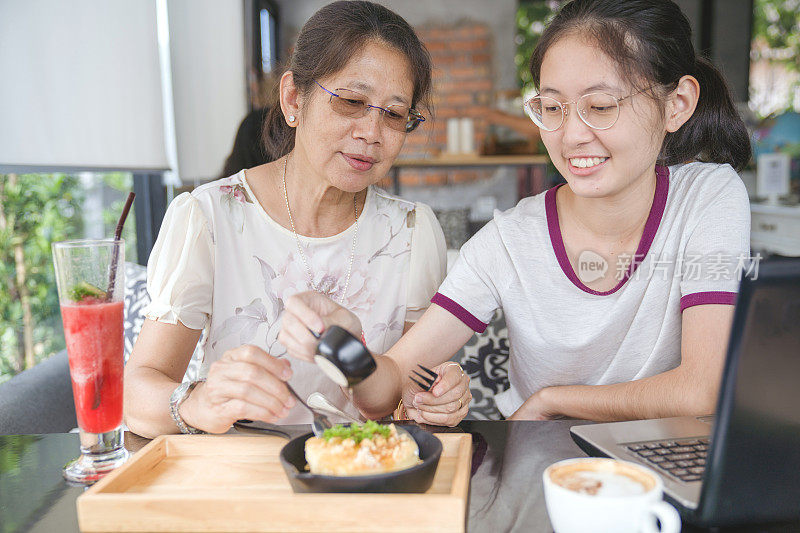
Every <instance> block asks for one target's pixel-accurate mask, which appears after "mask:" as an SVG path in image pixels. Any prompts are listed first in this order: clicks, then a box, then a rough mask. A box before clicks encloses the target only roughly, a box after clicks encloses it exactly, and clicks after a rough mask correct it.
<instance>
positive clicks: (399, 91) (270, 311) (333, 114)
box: [125, 2, 468, 436]
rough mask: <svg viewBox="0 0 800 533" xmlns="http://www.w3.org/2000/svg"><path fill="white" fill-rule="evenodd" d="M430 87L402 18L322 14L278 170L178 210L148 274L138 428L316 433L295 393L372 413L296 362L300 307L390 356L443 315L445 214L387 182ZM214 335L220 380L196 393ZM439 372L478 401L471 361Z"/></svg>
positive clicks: (175, 206)
mask: <svg viewBox="0 0 800 533" xmlns="http://www.w3.org/2000/svg"><path fill="white" fill-rule="evenodd" d="M430 80H431V63H430V58H429V56H428V53H427V51H426V50H425V48H424V46H423V45H422V43H421V42H420V41H419V39H418V38H417V36H416V34H415V33H414V31H413V30H412V29H411V27H410V26H409V25H408V24H407V23H406V22H405V20H403V19H402V18H401V17H399V16H398V15H396V14H395V13H393V12H391V11H389V10H388V9H386V8H384V7H382V6H379V5H377V4H373V3H370V2H336V3H333V4H330V5H328V6H325V7H323V8H322V9H320V10H319V11H318V12H317V13H316V14H315V15H314V16H312V17H311V18H310V19H309V21H308V22H307V23H306V24H305V26H304V27H303V29H302V31H301V33H300V35H299V37H298V39H297V44H296V46H295V49H294V53H293V56H292V58H291V62H290V65H289V68H288V70H287V71H286V72H285V73H284V74H283V76H282V77H281V80H280V84H279V88H278V98H277V99H276V100H277V101H276V102H274V103H273V104H272V105H271V107H270V114H269V115H268V117H267V121H266V124H265V128H264V138H265V141H266V144H267V148H268V150H269V151H270V152H271V156H272V157H273V159H274V161H272V162H270V163H267V164H265V165H261V166H258V167H255V168H251V169H246V170H243V171H241V172H239V173H238V174H235V175H233V176H230V177H227V178H224V179H221V180H218V181H215V182H212V183H208V184H206V185H203V186H201V187H198V188H197V189H195V190H194V191H193V192H191V193H185V194H182V195H180V196H179V197H178V198H176V199H175V201H174V202H173V203H172V204H171V205H170V207H169V210H168V211H167V215H166V217H165V220H164V223H163V226H162V230H161V233H160V235H159V238H158V241H157V243H156V245H155V247H154V249H153V252H152V255H151V257H150V262H149V265H148V288H149V290H150V293H151V296H152V300H153V301H152V304H151V306H150V308H149V309H148V312H147V317H148V320H147V321H146V322H145V324H144V326H143V328H142V332H141V334H140V336H139V339H138V340H137V343H136V345H135V347H134V350H133V353H132V355H131V358H130V361H129V362H128V365H127V368H126V384H125V420H126V423H127V424H128V427H129V428H130V429H131V430H132V431H134V432H136V433H139V434H141V435H145V436H153V435H158V434H162V433H175V432H178V431H179V430H180V431H182V432H197V431H208V432H224V431H226V430H227V429H228V428H230V426H231V424H232V423H233V422H234V421H236V420H237V419H241V418H248V419H253V420H262V421H266V422H280V423H305V422H310V420H311V416H310V414H309V413H308V412H306V411H304V409H303V407H302V406H300V405H299V404H297V403H296V402H295V400H294V398H293V397H292V396H290V394H289V392H288V389H287V387H286V383H287V382H290V383H291V385H292V387H293V388H294V389H295V390H297V391H298V392H299V394H300V395H301V396H303V397H306V396H308V394H309V393H311V392H313V391H321V392H322V393H324V394H325V395H326V396H328V398H329V399H330V400H332V401H333V402H334V403H335V404H337V405H338V406H339V407H340V408H342V409H344V410H346V411H349V412H351V413H352V414H357V413H358V412H357V410H356V409H355V407H353V405H352V403H351V402H350V401H349V399H348V397H347V394H346V392H345V391H343V390H341V389H339V388H338V387H337V386H336V385H335V384H334V383H333V382H331V381H330V380H329V379H327V378H326V377H325V376H324V374H322V372H320V370H319V369H318V368H317V367H316V366H315V365H314V364H313V363H312V362H309V361H306V360H300V359H297V360H292V361H291V362H290V361H289V359H287V358H285V357H284V355H285V354H286V348H285V347H284V345H283V343H282V342H279V341H278V340H277V335H278V332H279V331H280V329H281V326H280V322H281V318H282V314H283V310H284V302H285V301H286V300H287V299H288V298H289V297H290V296H292V295H293V294H295V293H298V292H303V291H307V290H313V291H317V292H319V293H322V294H325V295H327V296H329V297H330V298H331V299H332V300H334V301H336V302H337V303H339V304H341V305H342V306H343V308H346V309H349V310H350V311H352V312H353V313H355V315H356V316H358V318H359V319H360V322H361V324H362V325H363V337H362V338H363V340H364V342H365V343H366V345H367V346H368V347H369V348H370V350H372V351H375V352H381V353H382V352H384V351H386V350H387V349H388V348H389V347H390V346H392V345H393V344H394V343H395V342H396V341H397V340H398V339H399V338H400V336H401V334H402V333H403V331H404V329H407V328H408V327H409V326H410V325H411V324H412V323H413V322H415V321H416V320H417V318H419V317H420V316H421V315H422V313H423V311H424V310H425V309H426V308H427V306H428V305H429V301H430V298H431V296H432V295H433V294H435V292H436V289H437V287H438V286H439V284H440V282H441V281H442V279H443V277H444V274H445V246H444V239H443V235H442V231H441V228H440V227H439V226H438V224H437V222H436V219H435V218H434V216H433V213H432V211H431V210H430V208H429V207H427V206H425V205H422V204H415V203H412V202H407V201H404V200H401V199H399V198H395V197H392V196H389V195H387V194H386V193H385V192H383V191H381V190H379V189H376V188H374V187H373V185H374V184H375V183H376V182H377V181H379V180H380V179H381V178H383V177H385V176H386V174H387V172H388V170H389V168H390V167H391V165H392V162H393V161H394V159H395V158H396V157H397V155H398V153H399V152H400V149H401V148H402V146H403V143H404V141H405V138H406V135H407V134H408V133H410V132H411V131H413V130H414V129H415V128H416V127H417V126H418V125H419V124H420V123H421V122H423V121H424V120H425V119H424V117H423V116H422V115H421V114H420V113H419V112H418V111H417V110H416V109H417V106H418V105H419V104H420V103H424V102H425V100H426V98H427V97H428V94H429V90H430ZM324 326H325V325H324V324H323V325H322V327H323V328H324ZM204 328H208V331H209V334H208V338H207V341H206V343H205V346H204V350H205V358H204V360H203V364H202V367H201V370H200V375H201V376H202V377H203V378H204V379H201V380H199V381H197V382H194V383H181V379H182V377H183V375H184V372H185V370H186V367H187V364H188V362H189V360H190V358H191V354H192V351H193V349H194V346H195V345H196V343H197V342H198V339H200V336H201V331H202V330H203V329H204ZM436 370H438V371H439V373H440V374H441V375H442V379H440V383H441V385H438V387H439V389H447V390H449V389H450V388H458V389H459V390H460V391H462V392H463V393H464V394H465V395H468V388H467V387H466V380H467V378H465V377H464V376H463V372H461V371H460V369H459V368H458V367H457V365H456V366H453V365H442V366H441V367H438V368H437V369H436ZM439 389H437V390H439ZM464 391H466V392H464ZM395 403H396V400H395ZM365 411H369V414H375V413H373V412H371V411H370V410H369V409H366V410H365ZM464 414H465V412H464V413H460V414H458V415H454V416H453V417H451V418H452V420H449V419H448V420H446V421H445V422H449V423H454V422H457V421H458V420H460V418H462V417H463V415H464Z"/></svg>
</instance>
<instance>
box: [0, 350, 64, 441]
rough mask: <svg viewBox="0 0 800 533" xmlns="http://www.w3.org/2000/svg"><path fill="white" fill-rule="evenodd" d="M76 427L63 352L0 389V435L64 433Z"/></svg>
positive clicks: (15, 377)
mask: <svg viewBox="0 0 800 533" xmlns="http://www.w3.org/2000/svg"><path fill="white" fill-rule="evenodd" d="M77 425H78V422H77V420H76V418H75V403H74V402H73V400H72V383H71V382H70V380H69V363H68V361H67V352H66V350H62V351H60V352H58V353H57V354H55V355H54V356H52V357H50V358H49V359H46V360H44V361H42V362H41V363H39V364H38V365H36V366H35V367H33V368H30V369H28V370H26V371H24V372H21V373H19V374H17V375H16V376H14V377H13V378H12V379H11V380H9V381H7V382H5V383H3V385H0V435H23V434H32V433H63V432H65V431H69V430H71V429H72V428H74V427H75V426H77Z"/></svg>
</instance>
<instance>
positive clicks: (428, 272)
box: [146, 171, 446, 424]
mask: <svg viewBox="0 0 800 533" xmlns="http://www.w3.org/2000/svg"><path fill="white" fill-rule="evenodd" d="M354 231H355V224H354V225H352V226H350V227H349V228H348V229H346V230H345V231H343V232H341V233H339V234H338V235H334V236H331V237H322V238H312V237H304V236H302V235H301V236H299V239H300V243H301V246H302V247H303V252H304V254H305V256H306V261H307V262H308V266H309V268H310V270H311V273H312V275H313V280H314V285H315V286H316V287H317V288H318V289H319V290H320V291H321V292H324V293H326V294H328V295H329V296H331V297H332V298H333V299H334V300H336V301H337V302H339V301H342V305H344V306H345V307H347V308H348V309H350V310H351V311H353V312H354V313H355V314H356V315H357V316H358V317H359V319H360V320H361V324H362V326H363V330H364V338H365V341H366V343H367V346H368V348H369V349H370V350H371V351H372V352H373V353H383V352H385V351H386V350H387V349H388V348H389V347H390V346H392V345H393V344H394V343H395V342H397V340H398V339H399V338H400V336H401V334H402V331H403V326H404V323H405V322H414V321H416V320H417V319H418V318H419V317H420V316H421V315H422V313H423V312H424V311H425V309H426V308H427V307H428V305H430V298H431V297H432V296H433V295H434V294H435V293H436V290H437V289H438V287H439V284H440V283H441V282H442V280H443V279H444V276H445V270H446V247H445V243H444V235H443V234H442V230H441V227H440V226H439V224H438V222H437V221H436V218H435V216H434V214H433V212H432V211H431V209H430V208H429V207H428V206H426V205H424V204H419V203H413V202H409V201H406V200H402V199H400V198H396V197H393V196H390V195H388V194H387V193H385V192H384V191H382V190H380V189H377V188H374V187H370V188H369V189H368V192H367V198H366V203H365V204H364V209H363V212H362V213H360V214H359V218H358V235H357V239H356V245H355V254H354V259H353V266H352V269H351V274H350V282H349V284H348V285H347V293H346V294H344V291H345V285H346V277H347V269H348V265H349V262H350V254H351V248H352V244H353V232H354ZM147 274H148V276H147V277H148V280H147V286H148V291H149V293H150V296H151V298H152V302H151V303H150V306H149V307H148V309H147V311H146V316H147V317H148V318H150V319H152V320H157V321H161V322H167V323H171V324H175V323H177V322H178V321H180V322H181V323H182V324H183V325H185V326H186V327H188V328H192V329H198V330H202V329H204V330H206V331H205V333H206V334H205V335H203V338H202V339H203V340H201V342H204V346H203V360H202V363H201V366H200V369H199V376H200V377H204V376H206V375H207V373H208V369H209V367H210V366H211V364H212V363H213V362H214V361H216V360H218V359H219V358H220V357H222V354H223V353H225V351H227V350H230V349H232V348H235V347H237V346H240V345H242V344H253V345H256V346H259V347H260V348H262V349H264V350H266V351H267V352H268V353H270V354H271V355H273V356H275V357H284V356H286V349H285V348H284V347H283V346H282V345H281V344H280V342H278V340H277V335H278V332H279V331H280V322H281V316H282V313H283V309H284V302H285V301H286V299H287V298H288V297H290V296H291V295H293V294H295V293H298V292H302V291H307V290H311V289H312V287H311V284H310V283H309V275H308V270H306V267H305V265H304V264H303V261H302V259H301V258H300V257H298V251H297V242H296V240H295V236H294V234H293V233H292V232H291V230H288V229H286V228H284V227H283V226H281V225H280V224H278V223H277V222H275V221H274V220H273V219H272V218H270V217H269V215H268V214H267V213H266V211H264V209H263V208H262V207H261V205H260V204H259V203H258V202H257V201H256V200H255V195H254V194H253V192H252V190H251V189H250V186H249V185H248V183H247V179H246V176H245V172H244V171H241V172H239V173H238V174H235V175H233V176H231V177H228V178H223V179H221V180H217V181H214V182H211V183H207V184H205V185H202V186H200V187H198V188H196V189H195V190H194V191H192V192H191V193H183V194H181V195H180V196H178V197H177V198H175V200H174V201H173V202H172V203H171V204H170V206H169V208H168V210H167V213H166V216H165V217H164V222H163V223H162V226H161V231H160V233H159V236H158V239H157V241H156V244H155V246H154V248H153V251H152V252H151V255H150V259H149V261H148V267H147ZM290 361H291V364H292V370H293V372H294V375H293V377H292V380H291V384H292V386H293V387H294V388H295V389H296V390H297V391H298V393H299V394H300V395H301V396H303V397H304V398H305V397H308V395H309V394H311V393H312V392H314V391H319V392H322V393H323V394H324V395H326V396H327V397H328V398H329V399H330V400H331V401H332V402H333V403H335V404H336V405H338V406H339V407H340V408H341V409H343V410H345V411H347V412H349V413H351V414H357V411H356V410H355V408H354V407H353V406H352V404H351V403H350V402H349V401H348V399H347V397H346V395H345V394H344V392H343V391H342V390H341V389H340V388H339V387H338V386H336V385H335V384H334V383H333V382H332V381H330V380H329V379H328V378H327V377H326V376H325V375H324V374H323V373H322V372H321V371H320V369H319V368H318V367H317V366H316V365H314V364H312V363H308V362H305V361H299V360H297V359H293V358H291V359H290ZM310 422H311V415H310V414H309V413H308V412H306V411H305V410H304V408H303V407H302V406H300V405H298V406H296V407H295V408H293V409H292V410H291V412H290V413H289V415H288V416H287V417H286V418H284V419H283V420H281V423H286V424H300V423H310Z"/></svg>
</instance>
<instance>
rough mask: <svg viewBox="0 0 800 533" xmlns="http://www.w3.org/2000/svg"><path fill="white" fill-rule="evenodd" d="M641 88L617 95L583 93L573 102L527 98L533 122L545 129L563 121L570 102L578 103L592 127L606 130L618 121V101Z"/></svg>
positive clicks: (558, 125) (559, 125)
mask: <svg viewBox="0 0 800 533" xmlns="http://www.w3.org/2000/svg"><path fill="white" fill-rule="evenodd" d="M640 92H641V91H637V92H635V93H631V94H629V95H628V96H623V97H622V98H617V97H616V96H612V95H610V94H608V93H589V94H584V95H583V96H581V97H580V98H578V99H577V100H575V101H574V102H566V103H563V104H562V103H561V102H559V101H558V100H556V99H555V98H551V97H549V96H542V95H536V96H534V97H533V98H531V99H529V100H528V101H526V102H525V108H526V110H527V111H528V116H530V117H531V120H533V122H534V124H536V125H537V126H539V127H540V128H542V129H543V130H545V131H556V130H557V129H558V128H560V127H561V126H562V125H563V124H564V120H566V118H567V114H568V113H569V105H570V104H575V109H577V110H578V117H580V119H581V120H582V121H583V123H584V124H586V125H587V126H589V127H590V128H592V129H596V130H607V129H608V128H610V127H611V126H613V125H614V124H616V123H617V119H618V118H619V103H620V102H622V101H623V100H625V99H626V98H630V97H631V96H634V95H636V94H639V93H640Z"/></svg>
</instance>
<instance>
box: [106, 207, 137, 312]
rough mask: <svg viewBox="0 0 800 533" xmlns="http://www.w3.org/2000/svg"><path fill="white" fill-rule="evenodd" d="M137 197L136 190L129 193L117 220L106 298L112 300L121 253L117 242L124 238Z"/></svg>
mask: <svg viewBox="0 0 800 533" xmlns="http://www.w3.org/2000/svg"><path fill="white" fill-rule="evenodd" d="M135 197H136V194H135V193H134V192H129V193H128V199H127V200H126V201H125V207H123V208H122V214H121V215H120V216H119V221H117V229H116V231H114V242H115V246H114V255H113V256H112V257H111V272H110V273H109V276H108V290H107V291H106V300H108V301H111V299H112V298H113V297H114V283H115V282H116V281H117V257H119V254H118V253H117V249H116V247H117V246H119V245H118V244H116V242H117V241H119V240H120V239H121V238H122V227H123V226H124V225H125V219H126V218H128V212H129V211H130V210H131V205H133V199H134V198H135Z"/></svg>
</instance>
